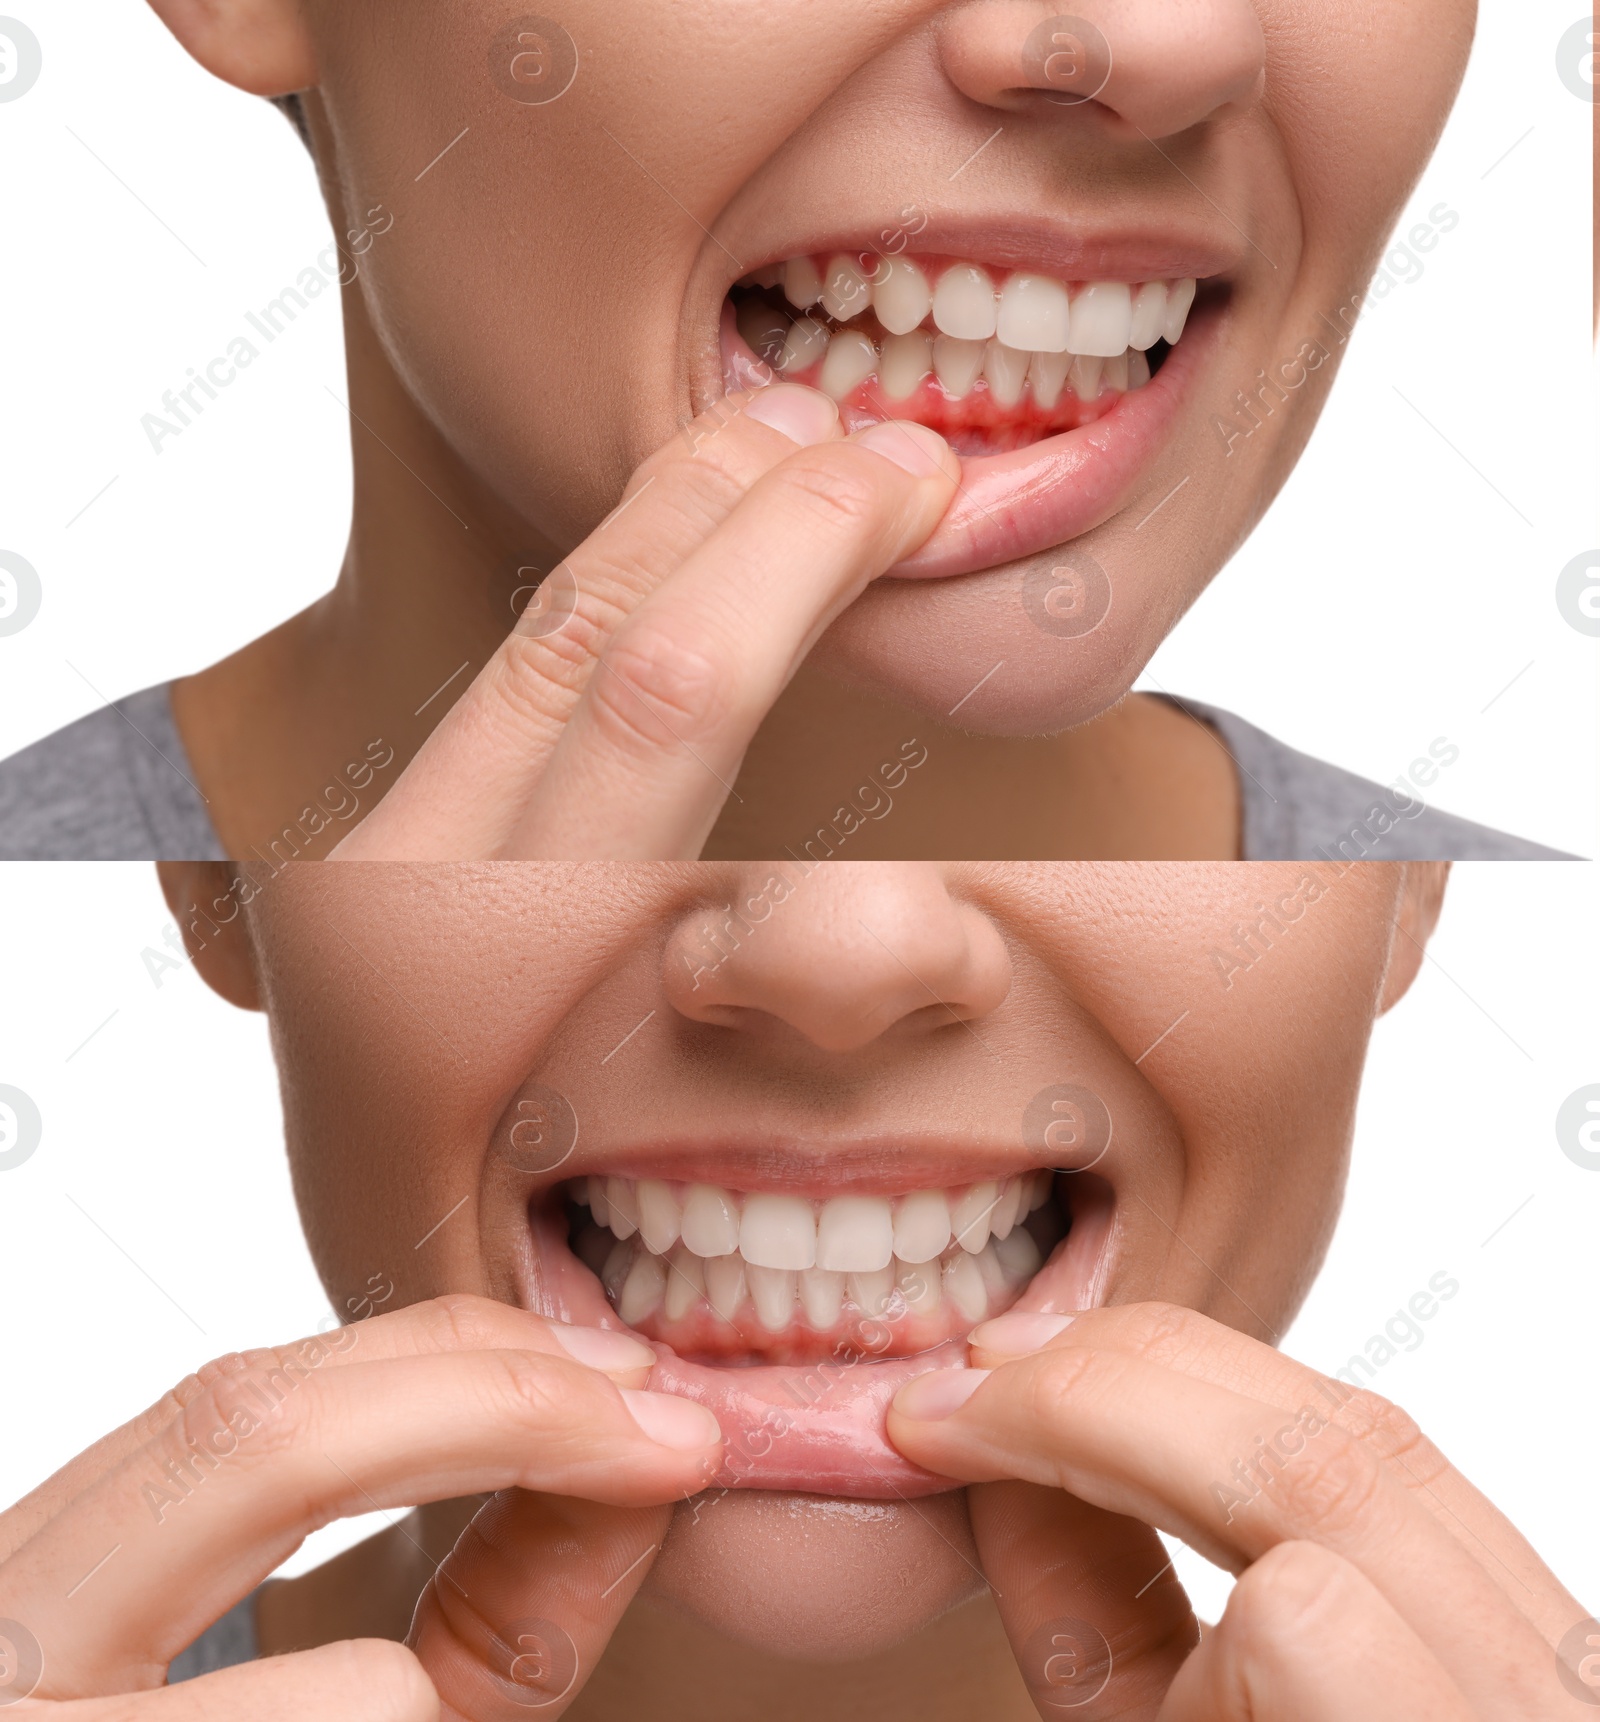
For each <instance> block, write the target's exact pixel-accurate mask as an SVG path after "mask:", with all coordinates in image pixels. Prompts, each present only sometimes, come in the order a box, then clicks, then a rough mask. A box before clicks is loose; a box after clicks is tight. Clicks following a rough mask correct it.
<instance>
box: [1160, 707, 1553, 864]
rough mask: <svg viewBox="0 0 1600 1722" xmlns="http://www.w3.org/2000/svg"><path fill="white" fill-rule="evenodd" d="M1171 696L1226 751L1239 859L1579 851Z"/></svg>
mask: <svg viewBox="0 0 1600 1722" xmlns="http://www.w3.org/2000/svg"><path fill="white" fill-rule="evenodd" d="M1172 703H1173V704H1174V705H1176V706H1178V707H1179V709H1180V710H1182V711H1185V712H1187V713H1188V714H1189V715H1190V716H1191V717H1194V718H1197V719H1199V720H1200V721H1201V722H1203V723H1205V724H1207V725H1209V726H1210V728H1211V729H1212V730H1214V731H1215V732H1216V734H1217V736H1218V737H1219V738H1220V739H1221V741H1222V743H1223V745H1224V746H1225V747H1226V748H1227V750H1228V752H1229V754H1231V755H1232V757H1233V761H1234V764H1235V765H1236V766H1237V768H1238V771H1239V791H1240V799H1241V804H1242V809H1243V826H1244V831H1243V841H1242V849H1241V852H1242V854H1243V856H1244V859H1245V860H1247V861H1336V862H1340V863H1347V862H1351V861H1572V860H1576V859H1577V857H1576V856H1573V855H1567V854H1565V853H1563V852H1562V851H1561V850H1559V849H1548V848H1546V847H1545V846H1544V845H1543V844H1542V843H1530V842H1529V841H1527V839H1525V838H1522V837H1513V836H1512V835H1510V833H1508V832H1504V831H1496V830H1494V829H1493V828H1492V827H1491V826H1488V825H1478V824H1475V823H1474V822H1473V821H1472V820H1470V819H1458V818H1457V817H1456V816H1455V815H1454V814H1453V813H1443V812H1441V811H1440V810H1439V809H1438V808H1435V807H1429V806H1428V805H1427V803H1426V802H1425V801H1424V800H1423V799H1422V797H1421V795H1420V794H1416V793H1414V792H1411V791H1408V790H1406V789H1403V788H1401V787H1399V786H1397V785H1387V786H1386V785H1384V784H1381V783H1374V782H1373V781H1372V780H1371V779H1370V778H1366V777H1358V776H1357V775H1356V773H1354V772H1352V771H1345V770H1343V769H1342V768H1341V767H1339V766H1337V765H1329V764H1328V763H1327V762H1326V761H1325V760H1320V759H1316V758H1313V757H1312V755H1310V754H1307V753H1300V752H1298V751H1297V750H1296V749H1294V748H1292V747H1289V746H1287V745H1286V744H1285V743H1283V742H1281V741H1278V740H1277V739H1276V738H1275V737H1273V736H1270V735H1268V734H1267V733H1266V731H1265V730H1260V729H1257V728H1256V727H1255V725H1254V724H1250V723H1246V722H1245V721H1244V719H1243V718H1240V717H1235V716H1234V715H1233V713H1232V712H1225V711H1220V710H1218V709H1217V708H1216V707H1215V706H1207V705H1202V704H1201V703H1200V702H1199V701H1197V700H1173V702H1172Z"/></svg>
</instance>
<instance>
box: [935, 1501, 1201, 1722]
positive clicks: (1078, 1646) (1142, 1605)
mask: <svg viewBox="0 0 1600 1722" xmlns="http://www.w3.org/2000/svg"><path fill="white" fill-rule="evenodd" d="M967 1506H968V1510H969V1511H970V1513H971V1516H972V1534H973V1537H974V1540H975V1541H976V1542H977V1545H978V1558H979V1560H980V1561H981V1562H982V1564H983V1570H984V1574H985V1576H986V1577H987V1578H988V1580H989V1583H990V1584H991V1586H993V1588H994V1593H995V1606H996V1607H997V1608H998V1609H999V1611H1000V1619H1001V1622H1002V1624H1003V1625H1004V1627H1005V1629H1006V1637H1007V1638H1008V1639H1010V1641H1011V1649H1012V1653H1013V1655H1015V1657H1016V1659H1017V1666H1018V1667H1019V1668H1020V1669H1021V1671H1022V1678H1023V1679H1024V1681H1026V1683H1027V1687H1028V1692H1029V1694H1030V1695H1031V1697H1032V1698H1033V1701H1034V1704H1035V1705H1036V1706H1037V1707H1038V1710H1039V1714H1040V1715H1041V1716H1055V1715H1059V1714H1061V1713H1062V1711H1064V1710H1070V1711H1071V1713H1072V1715H1073V1716H1074V1717H1077V1718H1080V1719H1081V1722H1096V1719H1098V1718H1106V1719H1107V1722H1109V1719H1110V1718H1112V1717H1130V1716H1154V1715H1155V1713H1156V1710H1157V1708H1158V1707H1159V1706H1160V1704H1161V1701H1162V1699H1163V1697H1164V1696H1165V1694H1166V1691H1167V1688H1168V1686H1169V1685H1170V1684H1171V1683H1172V1680H1173V1677H1174V1676H1175V1675H1176V1674H1177V1672H1178V1670H1179V1668H1180V1667H1182V1665H1183V1661H1184V1659H1185V1657H1187V1656H1188V1654H1189V1652H1190V1651H1191V1650H1192V1649H1193V1648H1194V1645H1195V1642H1196V1640H1197V1639H1198V1637H1199V1631H1200V1629H1199V1625H1198V1623H1197V1622H1196V1620H1195V1618H1194V1613H1193V1611H1192V1610H1191V1608H1190V1606H1189V1599H1188V1597H1187V1596H1186V1595H1185V1593H1184V1589H1183V1586H1182V1585H1181V1584H1179V1582H1178V1580H1177V1577H1176V1575H1175V1574H1174V1573H1173V1571H1172V1563H1171V1561H1169V1560H1168V1559H1167V1552H1166V1550H1165V1549H1164V1548H1163V1547H1162V1545H1161V1539H1160V1538H1159V1537H1158V1536H1157V1535H1156V1533H1155V1532H1154V1531H1153V1530H1151V1529H1150V1527H1149V1526H1148V1525H1143V1524H1140V1523H1139V1521H1138V1520H1137V1519H1128V1518H1124V1517H1122V1516H1121V1515H1120V1514H1117V1513H1108V1512H1105V1511H1104V1510H1103V1509H1101V1508H1099V1507H1093V1506H1090V1505H1089V1504H1088V1502H1086V1501H1080V1500H1079V1499H1078V1498H1077V1497H1076V1496H1075V1495H1069V1494H1066V1493H1065V1492H1063V1491H1062V1490H1060V1489H1045V1488H1041V1487H1039V1486H1038V1485H1036V1484H1033V1483H1017V1482H1010V1481H1007V1482H1002V1483H976V1484H974V1485H972V1487H970V1488H969V1489H968V1490H967Z"/></svg>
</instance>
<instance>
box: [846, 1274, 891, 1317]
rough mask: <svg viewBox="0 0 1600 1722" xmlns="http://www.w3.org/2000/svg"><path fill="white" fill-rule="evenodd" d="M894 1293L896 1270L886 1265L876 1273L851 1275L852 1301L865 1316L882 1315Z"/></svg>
mask: <svg viewBox="0 0 1600 1722" xmlns="http://www.w3.org/2000/svg"><path fill="white" fill-rule="evenodd" d="M893 1292H894V1268H893V1267H892V1266H889V1265H885V1266H883V1267H881V1268H879V1269H878V1271H877V1272H876V1273H870V1274H851V1275H850V1301H851V1303H853V1304H854V1305H855V1306H856V1308H857V1309H858V1310H860V1311H861V1313H862V1314H863V1315H882V1314H883V1312H884V1311H885V1310H886V1309H887V1308H888V1307H889V1298H890V1296H891V1295H892V1294H893Z"/></svg>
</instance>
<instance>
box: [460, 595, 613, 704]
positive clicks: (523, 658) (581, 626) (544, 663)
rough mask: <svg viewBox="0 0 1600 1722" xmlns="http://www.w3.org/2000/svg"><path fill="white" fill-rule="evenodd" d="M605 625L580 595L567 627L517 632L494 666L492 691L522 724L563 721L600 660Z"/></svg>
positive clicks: (503, 644)
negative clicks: (590, 672) (548, 632)
mask: <svg viewBox="0 0 1600 1722" xmlns="http://www.w3.org/2000/svg"><path fill="white" fill-rule="evenodd" d="M603 633H604V625H603V623H602V621H601V620H600V619H599V618H597V617H596V616H594V615H593V614H591V613H589V612H588V611H587V610H586V607H585V605H584V603H583V600H582V597H581V596H580V599H579V604H578V608H577V609H576V610H575V611H574V612H573V614H572V616H571V617H570V619H569V620H568V621H567V622H566V624H565V625H564V626H563V627H561V628H558V629H557V630H556V631H555V632H554V633H550V634H531V633H519V632H516V631H513V632H512V633H510V634H508V635H507V636H506V638H505V639H504V640H502V641H501V643H500V645H499V647H498V648H497V649H496V651H495V655H494V657H493V659H491V661H490V672H489V684H488V685H489V690H490V692H491V693H492V694H493V695H494V698H495V701H496V703H497V704H498V705H500V706H503V707H505V708H506V709H507V710H509V712H510V713H511V715H512V717H513V718H514V719H516V720H519V721H521V722H524V723H526V722H530V721H531V722H535V723H539V722H544V723H550V722H559V721H560V720H561V718H563V717H564V716H565V715H566V712H567V710H568V708H569V706H570V703H571V699H572V696H573V695H574V694H575V693H576V692H577V691H578V690H579V689H580V688H581V687H582V684H583V678H584V677H585V676H586V675H587V674H588V673H589V670H590V669H591V668H592V666H593V664H594V660H595V658H596V657H597V656H598V655H599V650H600V644H601V639H602V636H603Z"/></svg>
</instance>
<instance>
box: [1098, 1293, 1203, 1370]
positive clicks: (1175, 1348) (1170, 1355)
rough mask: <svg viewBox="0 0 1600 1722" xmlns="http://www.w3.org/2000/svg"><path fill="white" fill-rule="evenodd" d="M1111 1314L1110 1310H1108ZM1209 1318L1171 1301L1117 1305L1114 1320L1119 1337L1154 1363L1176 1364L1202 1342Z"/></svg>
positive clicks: (1114, 1327) (1113, 1326)
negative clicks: (1203, 1327) (1203, 1325)
mask: <svg viewBox="0 0 1600 1722" xmlns="http://www.w3.org/2000/svg"><path fill="white" fill-rule="evenodd" d="M1107 1313H1108V1314H1111V1312H1110V1311H1108V1312H1107ZM1204 1321H1205V1318H1204V1317H1203V1316H1201V1315H1198V1314H1196V1313H1195V1311H1194V1310H1191V1309H1183V1308H1181V1307H1180V1306H1179V1305H1177V1304H1171V1303H1135V1304H1119V1305H1117V1306H1115V1313H1114V1315H1113V1316H1112V1321H1111V1323H1110V1325H1111V1327H1112V1330H1113V1331H1114V1332H1115V1334H1116V1336H1117V1338H1118V1340H1119V1341H1120V1342H1121V1343H1123V1344H1125V1345H1126V1346H1127V1347H1128V1348H1129V1350H1131V1351H1133V1352H1135V1353H1136V1354H1137V1355H1138V1356H1140V1357H1142V1358H1145V1359H1146V1360H1148V1361H1149V1362H1152V1363H1169V1364H1170V1363H1175V1362H1178V1361H1179V1360H1181V1359H1182V1358H1184V1357H1186V1356H1188V1355H1189V1354H1190V1353H1192V1352H1193V1351H1194V1350H1195V1349H1196V1347H1197V1346H1198V1345H1199V1344H1200V1343H1201V1340H1202V1334H1201V1325H1202V1323H1203V1322H1204Z"/></svg>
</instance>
